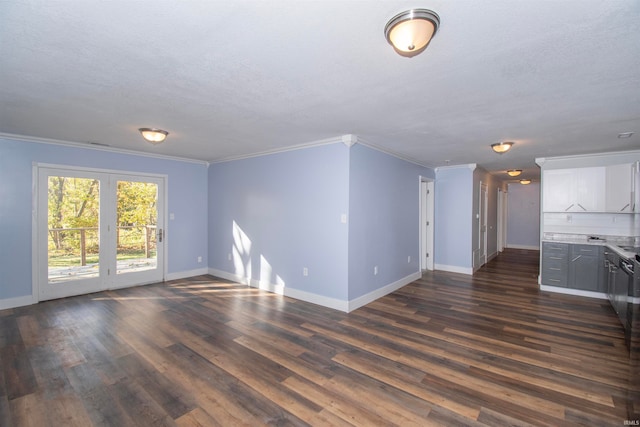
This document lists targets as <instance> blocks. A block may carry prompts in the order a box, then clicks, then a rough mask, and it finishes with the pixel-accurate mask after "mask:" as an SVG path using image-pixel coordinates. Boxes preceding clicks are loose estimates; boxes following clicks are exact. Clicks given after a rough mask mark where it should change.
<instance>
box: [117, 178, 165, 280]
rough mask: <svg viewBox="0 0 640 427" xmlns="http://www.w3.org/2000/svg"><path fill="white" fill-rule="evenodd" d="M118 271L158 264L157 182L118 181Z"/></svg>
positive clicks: (147, 267) (123, 272) (119, 272)
mask: <svg viewBox="0 0 640 427" xmlns="http://www.w3.org/2000/svg"><path fill="white" fill-rule="evenodd" d="M116 201H117V202H116V203H117V206H116V216H117V220H116V261H117V268H116V272H117V274H126V273H134V272H139V271H145V270H155V269H156V268H157V267H158V246H157V236H158V228H157V226H158V185H157V184H155V183H152V182H140V181H120V180H118V181H117V194H116Z"/></svg>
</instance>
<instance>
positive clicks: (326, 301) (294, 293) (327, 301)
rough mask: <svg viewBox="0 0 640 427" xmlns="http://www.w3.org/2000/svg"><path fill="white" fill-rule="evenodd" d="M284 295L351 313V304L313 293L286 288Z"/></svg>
mask: <svg viewBox="0 0 640 427" xmlns="http://www.w3.org/2000/svg"><path fill="white" fill-rule="evenodd" d="M284 295H285V296H287V297H290V298H295V299H297V300H300V301H304V302H310V303H311V304H317V305H321V306H323V307H327V308H332V309H334V310H338V311H343V312H345V313H348V312H349V302H348V301H344V300H340V299H337V298H331V297H325V296H323V295H318V294H314V293H312V292H307V291H301V290H298V289H293V288H284Z"/></svg>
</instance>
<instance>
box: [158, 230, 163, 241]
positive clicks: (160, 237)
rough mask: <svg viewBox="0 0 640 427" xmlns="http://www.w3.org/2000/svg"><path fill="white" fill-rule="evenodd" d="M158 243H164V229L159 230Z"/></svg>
mask: <svg viewBox="0 0 640 427" xmlns="http://www.w3.org/2000/svg"><path fill="white" fill-rule="evenodd" d="M158 242H160V243H162V228H159V229H158Z"/></svg>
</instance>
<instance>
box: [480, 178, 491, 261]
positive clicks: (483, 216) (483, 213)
mask: <svg viewBox="0 0 640 427" xmlns="http://www.w3.org/2000/svg"><path fill="white" fill-rule="evenodd" d="M479 190H480V194H479V198H478V200H479V205H480V206H479V207H478V213H479V215H478V249H479V252H480V253H479V256H478V266H477V267H478V268H480V267H481V266H483V265H485V264H486V263H487V240H488V239H487V237H488V236H487V231H488V230H487V216H488V206H487V205H488V204H489V193H488V188H487V184H486V183H484V182H482V181H480V189H479Z"/></svg>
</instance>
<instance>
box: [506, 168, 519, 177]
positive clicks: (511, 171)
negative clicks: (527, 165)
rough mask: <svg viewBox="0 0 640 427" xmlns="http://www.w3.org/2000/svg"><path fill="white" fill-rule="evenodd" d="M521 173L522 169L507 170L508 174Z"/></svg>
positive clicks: (516, 174)
mask: <svg viewBox="0 0 640 427" xmlns="http://www.w3.org/2000/svg"><path fill="white" fill-rule="evenodd" d="M521 173H522V169H509V170H508V171H507V174H509V176H518V175H520V174H521Z"/></svg>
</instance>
